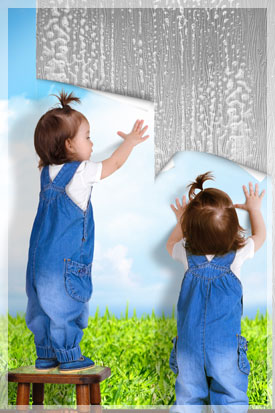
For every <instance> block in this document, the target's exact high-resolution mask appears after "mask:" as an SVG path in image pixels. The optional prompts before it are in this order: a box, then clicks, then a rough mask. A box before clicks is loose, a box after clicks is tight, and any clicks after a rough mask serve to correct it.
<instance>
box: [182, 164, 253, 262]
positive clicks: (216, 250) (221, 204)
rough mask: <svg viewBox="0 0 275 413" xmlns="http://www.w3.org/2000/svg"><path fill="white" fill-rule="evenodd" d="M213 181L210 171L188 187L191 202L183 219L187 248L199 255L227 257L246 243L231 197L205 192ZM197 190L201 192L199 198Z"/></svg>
mask: <svg viewBox="0 0 275 413" xmlns="http://www.w3.org/2000/svg"><path fill="white" fill-rule="evenodd" d="M209 179H211V180H213V175H212V174H211V172H206V173H204V174H202V175H199V176H198V177H197V179H196V180H195V182H192V183H191V184H190V185H188V187H190V189H189V193H188V196H189V202H188V204H187V205H186V208H185V210H184V212H183V215H182V217H181V227H182V232H183V235H184V237H185V238H186V247H187V248H188V249H189V250H190V252H191V253H192V254H195V255H205V254H214V255H223V254H226V253H227V252H229V251H232V250H233V251H236V250H237V249H239V248H241V247H242V246H243V245H244V243H245V238H244V229H243V228H242V227H241V226H240V224H239V220H238V216H237V213H236V210H235V208H234V206H233V203H232V200H231V198H230V197H229V196H228V195H227V194H226V193H225V192H223V191H221V190H219V189H216V188H206V189H203V183H204V182H205V181H207V180H209ZM196 189H200V192H199V193H198V194H197V195H196V194H195V190H196Z"/></svg>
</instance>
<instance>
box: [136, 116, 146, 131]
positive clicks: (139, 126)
mask: <svg viewBox="0 0 275 413" xmlns="http://www.w3.org/2000/svg"><path fill="white" fill-rule="evenodd" d="M143 122H144V120H143V119H141V120H140V121H139V123H138V126H137V131H138V132H139V131H140V129H141V127H142V125H143Z"/></svg>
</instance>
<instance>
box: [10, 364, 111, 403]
mask: <svg viewBox="0 0 275 413" xmlns="http://www.w3.org/2000/svg"><path fill="white" fill-rule="evenodd" d="M110 375H111V369H110V368H109V367H101V366H93V367H91V368H89V369H87V370H82V371H77V372H68V373H60V371H59V369H58V367H57V368H55V369H53V370H50V371H45V372H44V371H38V370H36V369H35V367H34V366H22V367H19V368H17V369H12V370H9V371H8V373H7V376H8V381H13V382H16V383H18V387H17V399H16V405H17V406H23V405H29V397H30V383H32V398H33V405H43V401H44V383H65V384H75V385H76V401H77V406H79V405H85V406H89V405H99V404H100V402H101V396H100V384H99V383H100V382H101V381H103V380H105V379H106V378H107V377H109V376H110Z"/></svg>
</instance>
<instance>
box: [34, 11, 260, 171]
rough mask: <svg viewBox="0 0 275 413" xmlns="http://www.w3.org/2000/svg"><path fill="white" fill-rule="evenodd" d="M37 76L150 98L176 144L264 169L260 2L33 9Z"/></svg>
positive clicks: (160, 130)
mask: <svg viewBox="0 0 275 413" xmlns="http://www.w3.org/2000/svg"><path fill="white" fill-rule="evenodd" d="M37 77H38V78H41V79H49V80H56V81H61V82H65V83H71V84H74V85H79V86H85V87H88V88H92V89H98V90H102V91H108V92H114V93H118V94H123V95H127V96H134V97H138V98H142V99H148V100H152V101H154V102H155V171H156V174H157V173H158V172H159V171H160V170H161V169H162V168H163V166H164V165H165V164H166V163H167V161H168V160H169V159H170V158H171V157H172V156H173V155H174V153H176V152H177V151H179V150H185V149H187V150H195V151H204V152H209V153H214V154H216V155H219V156H225V157H227V158H228V159H231V160H234V161H236V162H239V163H241V164H243V165H246V166H249V167H252V168H254V169H258V170H261V171H264V172H266V165H267V159H266V154H267V143H266V103H265V102H266V9H242V8H234V9H232V8H231V9H228V8H227V9H226V8H222V9H201V8H189V9H186V8H175V9H171V8H169V9H168V8H166V9H165V8H164V9H163V8H155V9H153V8H147V9H144V8H134V9H129V8H124V9H123V8H122V9H112V8H108V9H106V8H105V9H104V8H38V9H37Z"/></svg>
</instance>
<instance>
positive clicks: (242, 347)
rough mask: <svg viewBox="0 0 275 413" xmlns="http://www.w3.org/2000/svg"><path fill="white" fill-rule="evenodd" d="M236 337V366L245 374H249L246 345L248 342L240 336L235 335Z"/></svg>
mask: <svg viewBox="0 0 275 413" xmlns="http://www.w3.org/2000/svg"><path fill="white" fill-rule="evenodd" d="M237 336H238V366H239V369H240V370H241V371H242V372H243V373H245V374H249V372H250V364H249V361H248V358H247V354H246V352H247V344H248V341H247V340H246V338H245V337H243V336H241V335H240V334H237Z"/></svg>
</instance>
